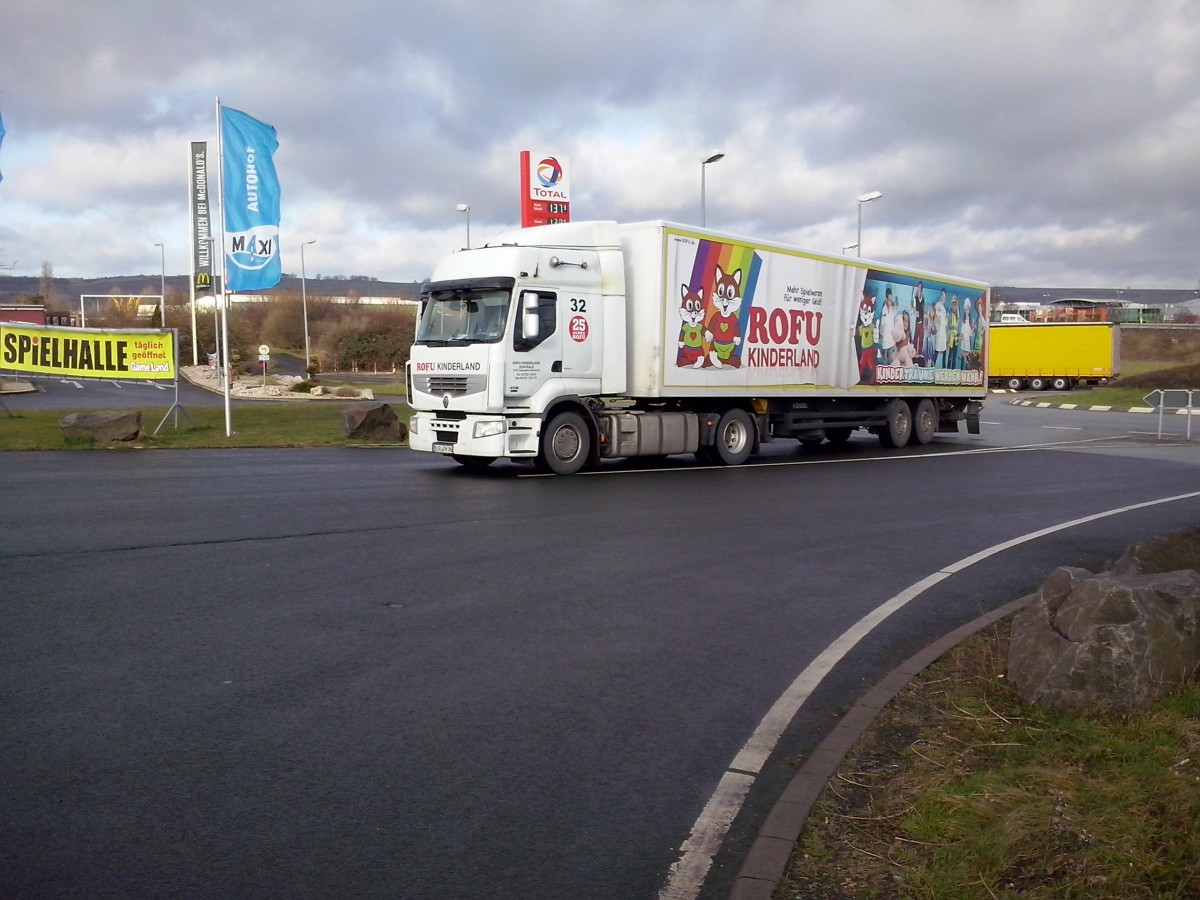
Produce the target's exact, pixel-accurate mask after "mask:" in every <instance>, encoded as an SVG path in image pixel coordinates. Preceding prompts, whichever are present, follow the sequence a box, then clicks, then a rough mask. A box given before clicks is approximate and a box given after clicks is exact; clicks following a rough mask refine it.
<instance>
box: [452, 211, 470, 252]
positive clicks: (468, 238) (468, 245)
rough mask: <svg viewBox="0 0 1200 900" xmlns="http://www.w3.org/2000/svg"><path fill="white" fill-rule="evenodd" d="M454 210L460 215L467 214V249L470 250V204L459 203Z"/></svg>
mask: <svg viewBox="0 0 1200 900" xmlns="http://www.w3.org/2000/svg"><path fill="white" fill-rule="evenodd" d="M454 208H455V209H457V210H458V211H459V212H460V213H466V214H467V249H468V250H470V249H471V204H470V203H460V204H458V206H456V207H454Z"/></svg>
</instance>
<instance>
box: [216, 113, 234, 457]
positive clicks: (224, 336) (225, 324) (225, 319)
mask: <svg viewBox="0 0 1200 900" xmlns="http://www.w3.org/2000/svg"><path fill="white" fill-rule="evenodd" d="M217 196H218V197H220V198H221V216H220V219H221V359H222V361H223V362H224V364H225V377H224V379H223V381H224V382H225V437H233V417H232V414H231V412H230V399H229V394H230V387H231V385H230V382H231V380H232V379H233V368H232V366H231V364H230V359H229V295H228V293H227V290H226V286H227V285H228V283H229V282H228V278H227V272H226V268H227V266H226V264H225V261H226V257H225V139H224V135H223V134H222V133H221V98H220V97H218V98H217Z"/></svg>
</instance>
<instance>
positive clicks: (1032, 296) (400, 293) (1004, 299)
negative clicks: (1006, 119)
mask: <svg viewBox="0 0 1200 900" xmlns="http://www.w3.org/2000/svg"><path fill="white" fill-rule="evenodd" d="M160 280H161V276H160V275H120V276H114V277H111V278H55V279H54V298H55V300H56V301H57V304H56V305H57V306H58V307H60V308H71V307H73V306H76V305H78V303H79V297H80V295H81V294H108V295H120V296H132V295H135V294H153V295H157V294H158V291H159V285H160ZM41 283H42V279H41V277H40V276H36V275H30V276H25V275H5V274H3V273H0V303H18V302H20V301H21V299H22V298H26V297H31V296H35V295H37V294H38V292H39V291H40V290H41ZM305 290H306V291H307V293H308V295H309V296H310V297H395V298H400V299H405V300H416V299H417V298H418V296H419V295H420V292H421V283H420V282H418V281H375V280H373V279H371V278H367V277H365V276H364V277H355V278H309V279H307V283H306V285H305ZM167 293H168V294H174V295H176V296H180V295H183V296H186V295H187V293H188V277H187V276H186V275H168V276H167ZM263 293H264V294H268V295H280V294H299V293H300V277H299V276H298V275H285V276H284V277H283V280H282V281H281V282H280V283H279V285H278V286H277V287H274V288H271V290H269V291H263ZM1063 300H1093V301H1095V300H1120V301H1124V302H1126V303H1145V304H1147V305H1149V306H1162V305H1165V304H1171V303H1183V302H1186V301H1196V300H1200V290H1196V289H1180V290H1155V289H1139V288H1039V287H1005V286H994V287H993V288H992V302H993V303H1040V304H1049V303H1053V302H1055V301H1063Z"/></svg>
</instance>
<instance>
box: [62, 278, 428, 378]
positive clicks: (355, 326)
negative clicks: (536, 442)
mask: <svg viewBox="0 0 1200 900" xmlns="http://www.w3.org/2000/svg"><path fill="white" fill-rule="evenodd" d="M157 288H158V286H157V285H155V290H154V291H153V292H150V291H148V293H157ZM304 306H305V304H304V300H303V299H302V298H301V296H300V294H298V293H295V294H291V293H285V294H280V295H278V296H274V297H272V298H271V299H269V300H263V301H254V302H247V303H233V304H231V305H230V310H229V351H230V355H231V356H232V357H233V358H234V359H239V358H240V359H241V360H244V361H250V363H248V364H251V365H252V363H253V361H255V360H257V359H258V346H259V345H260V344H266V345H267V346H269V347H270V348H271V351H272V353H276V352H292V353H295V354H296V355H298V356H301V357H303V355H304ZM307 306H308V337H309V347H310V349H311V352H312V355H313V357H315V361H316V364H317V369H318V370H319V371H322V372H350V371H360V370H364V371H365V370H371V371H391V370H393V369H395V370H397V371H399V370H402V369H403V368H404V365H405V363H407V362H408V351H409V347H410V346H411V345H412V341H413V334H414V328H415V321H414V317H415V307H413V306H412V305H409V304H387V305H384V304H366V303H356V302H351V303H344V302H336V303H335V302H334V301H332V300H330V299H328V298H325V297H313V296H312V295H311V293H310V295H309V297H308V302H307ZM47 311H48V312H55V310H49V309H48V310H47ZM73 312H78V311H77V310H76V311H73ZM165 320H166V321H165V324H166V325H167V326H168V327H171V328H177V329H179V344H180V347H179V358H180V360H181V361H182V362H183V363H184V364H188V363H190V362H191V359H192V314H191V307H190V303H189V300H188V298H187V297H185V296H182V295H180V294H179V293H178V292H173V291H171V290H169V289H168V291H167V297H166V309H165ZM87 324H88V327H89V328H138V327H142V328H157V327H161V325H162V324H163V311H159V310H155V312H154V314H153V315H152V316H151V317H150V318H149V319H147V318H146V317H145V316H139V315H138V310H137V308H136V306H135V305H133V304H128V303H121V302H119V300H116V299H114V302H112V303H107V304H104V306H103V307H102V308H100V309H97V310H96V311H95V312H93V311H92V310H91V309H90V308H89V310H88V313H87ZM219 340H220V321H219V319H218V316H217V314H216V313H214V311H213V309H212V308H211V306H210V307H208V308H203V307H201V306H200V305H199V303H198V304H197V310H196V348H197V351H198V352H197V358H198V359H199V360H200V362H201V363H205V362H207V360H208V354H210V353H215V352H217V345H218V343H219ZM310 362H312V360H310Z"/></svg>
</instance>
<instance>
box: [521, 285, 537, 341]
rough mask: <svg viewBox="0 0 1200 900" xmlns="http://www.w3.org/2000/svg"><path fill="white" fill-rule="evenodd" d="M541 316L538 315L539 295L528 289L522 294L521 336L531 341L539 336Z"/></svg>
mask: <svg viewBox="0 0 1200 900" xmlns="http://www.w3.org/2000/svg"><path fill="white" fill-rule="evenodd" d="M540 327H541V317H540V316H539V315H538V295H537V293H535V292H534V291H526V292H525V293H523V294H522V295H521V337H523V338H525V339H526V340H527V341H531V340H533V339H534V338H536V337H537V336H538V331H539V329H540Z"/></svg>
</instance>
